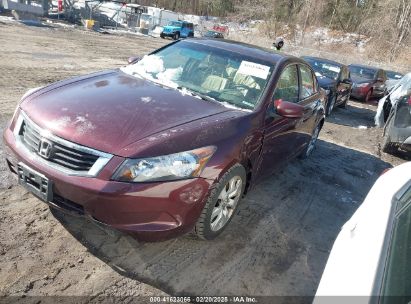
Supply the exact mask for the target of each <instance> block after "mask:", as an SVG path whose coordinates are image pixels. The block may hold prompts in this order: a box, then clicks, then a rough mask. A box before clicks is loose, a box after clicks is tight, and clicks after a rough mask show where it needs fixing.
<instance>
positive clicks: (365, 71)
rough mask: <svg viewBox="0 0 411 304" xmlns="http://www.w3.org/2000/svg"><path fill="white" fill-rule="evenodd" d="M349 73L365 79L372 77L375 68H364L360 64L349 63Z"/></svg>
mask: <svg viewBox="0 0 411 304" xmlns="http://www.w3.org/2000/svg"><path fill="white" fill-rule="evenodd" d="M349 70H350V73H351V75H353V76H358V77H361V78H365V79H374V76H375V73H376V72H377V71H376V70H373V69H369V68H364V67H360V66H355V65H351V66H349Z"/></svg>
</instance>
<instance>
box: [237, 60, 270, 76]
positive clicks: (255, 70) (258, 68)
mask: <svg viewBox="0 0 411 304" xmlns="http://www.w3.org/2000/svg"><path fill="white" fill-rule="evenodd" d="M237 72H238V73H240V74H243V75H249V76H254V77H258V78H261V79H267V77H268V73H270V67H269V66H267V65H262V64H258V63H254V62H250V61H245V60H243V61H241V64H240V67H239V69H238V71H237Z"/></svg>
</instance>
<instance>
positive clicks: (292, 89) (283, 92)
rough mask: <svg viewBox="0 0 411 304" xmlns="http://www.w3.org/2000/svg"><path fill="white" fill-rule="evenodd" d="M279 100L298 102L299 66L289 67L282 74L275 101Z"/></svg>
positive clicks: (276, 89)
mask: <svg viewBox="0 0 411 304" xmlns="http://www.w3.org/2000/svg"><path fill="white" fill-rule="evenodd" d="M277 99H282V100H284V101H289V102H298V70H297V65H289V66H287V67H286V68H285V69H284V70H283V72H282V73H281V76H280V78H279V79H278V82H277V87H276V88H275V93H274V100H277Z"/></svg>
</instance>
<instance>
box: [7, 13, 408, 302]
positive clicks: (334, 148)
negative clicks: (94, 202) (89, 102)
mask: <svg viewBox="0 0 411 304" xmlns="http://www.w3.org/2000/svg"><path fill="white" fill-rule="evenodd" d="M163 44H164V41H162V40H160V39H156V38H145V37H140V36H127V37H126V36H117V35H103V34H96V33H89V32H85V31H82V30H78V29H72V28H62V27H59V28H53V27H50V28H48V27H34V26H26V25H22V24H18V23H16V22H13V23H10V22H8V21H5V20H4V19H0V92H1V94H0V111H1V112H0V125H1V129H3V128H4V127H5V125H6V122H7V120H8V119H10V117H11V115H12V113H13V111H14V108H15V106H16V102H17V101H18V100H19V98H20V97H21V95H22V94H23V93H24V92H25V91H26V90H27V89H29V88H33V87H38V86H43V85H46V84H48V83H51V82H54V81H57V80H60V79H63V78H67V77H71V76H74V75H78V74H85V73H88V72H91V71H96V70H102V69H106V68H112V67H116V66H121V65H123V64H124V63H125V61H126V58H127V57H129V56H131V55H142V54H145V53H147V52H149V51H150V50H153V49H155V48H157V47H159V46H161V45H163ZM374 111H375V107H373V106H365V105H362V104H359V103H357V102H353V101H351V102H350V103H349V105H348V106H347V108H346V109H337V110H336V111H335V112H334V113H333V114H332V116H331V117H330V118H329V119H328V122H327V123H326V124H325V127H324V129H323V131H322V133H321V136H320V141H319V143H318V147H317V149H316V151H315V153H314V154H313V156H312V157H311V158H310V159H309V160H306V161H294V162H292V163H291V164H290V165H289V166H288V167H287V168H285V169H284V170H283V171H282V172H280V173H278V174H276V175H274V176H272V177H271V178H270V179H267V180H266V181H265V182H264V183H262V184H260V185H259V186H258V187H257V188H256V189H255V190H254V191H252V192H251V193H249V195H248V196H247V197H246V198H245V199H244V200H243V201H242V204H241V206H240V210H239V214H238V215H237V216H236V217H235V218H234V219H233V221H232V223H231V224H230V226H229V228H228V229H227V230H226V232H224V233H223V234H222V235H221V236H220V237H219V238H218V239H217V240H215V241H213V242H205V241H198V240H196V239H194V238H193V237H192V236H190V235H188V236H184V237H181V238H179V239H175V240H171V241H167V242H162V243H138V242H137V241H136V240H134V239H132V238H130V237H128V236H125V235H122V234H120V233H118V232H116V231H111V230H110V231H109V230H102V229H101V228H99V227H97V226H95V225H94V224H92V223H90V222H88V221H86V220H84V219H82V218H74V217H71V216H67V215H63V214H61V213H59V212H56V211H52V212H51V211H50V210H49V208H48V207H47V206H46V205H45V204H44V203H42V202H40V201H39V200H37V199H36V198H34V197H33V196H32V195H29V194H28V193H27V192H26V191H25V190H24V189H23V188H21V187H20V186H17V185H16V180H15V179H14V178H13V176H11V175H10V174H9V173H8V172H7V170H6V166H5V164H4V162H3V161H2V162H0V198H1V201H0V295H20V296H22V295H37V296H40V295H84V296H99V295H111V296H119V297H121V299H124V300H127V299H129V297H132V296H136V295H160V294H163V293H169V294H173V295H176V294H184V295H255V296H256V295H313V294H314V293H315V290H316V288H317V285H318V282H319V279H320V277H321V273H322V271H323V269H324V266H325V263H326V261H327V258H328V255H329V250H330V248H331V246H332V244H333V241H334V239H335V237H336V235H337V234H338V232H339V230H340V228H341V226H342V225H343V224H344V222H345V221H346V220H347V219H348V218H349V217H350V216H351V215H352V214H353V212H355V210H356V209H357V208H358V207H359V204H360V203H361V202H362V200H363V199H364V197H365V195H366V194H367V192H368V190H369V189H370V187H371V186H372V184H373V183H374V181H375V180H376V179H377V178H378V176H379V175H380V174H381V172H382V171H383V170H384V169H385V168H388V167H390V166H393V165H397V164H400V163H401V162H403V161H404V160H401V159H399V158H396V157H392V156H389V155H386V154H384V153H381V152H380V145H379V142H380V130H378V129H375V128H373V127H372V125H373V115H374ZM2 153H3V152H2V150H1V149H0V158H3V154H2Z"/></svg>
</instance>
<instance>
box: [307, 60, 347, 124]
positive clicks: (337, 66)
mask: <svg viewBox="0 0 411 304" xmlns="http://www.w3.org/2000/svg"><path fill="white" fill-rule="evenodd" d="M302 58H303V59H304V60H305V61H307V63H308V64H309V65H310V66H311V67H312V68H313V70H314V71H315V75H316V76H317V80H318V84H319V85H320V87H321V88H323V89H324V90H325V91H326V94H327V104H326V115H327V116H328V115H330V114H331V112H332V110H333V109H334V107H336V106H338V107H342V108H344V107H345V105H346V104H347V102H348V100H349V99H350V93H351V86H352V80H351V77H350V72H349V70H348V67H347V66H346V65H344V64H342V63H339V62H336V61H332V60H328V59H324V58H318V57H309V56H303V57H302Z"/></svg>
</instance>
